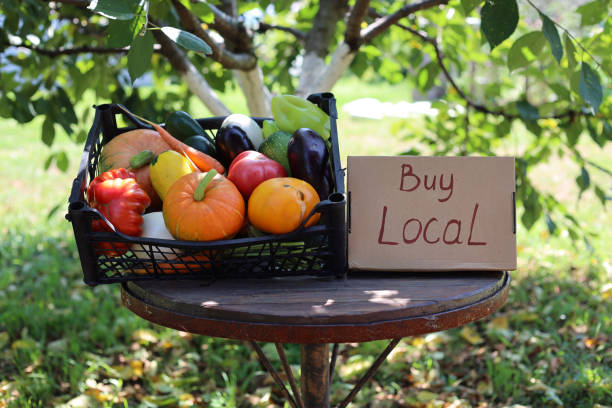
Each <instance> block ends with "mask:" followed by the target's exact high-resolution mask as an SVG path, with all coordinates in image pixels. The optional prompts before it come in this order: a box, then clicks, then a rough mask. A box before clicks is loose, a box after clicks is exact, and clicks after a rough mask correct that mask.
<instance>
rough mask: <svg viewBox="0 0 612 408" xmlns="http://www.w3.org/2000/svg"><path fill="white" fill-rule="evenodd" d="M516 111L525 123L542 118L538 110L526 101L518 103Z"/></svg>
mask: <svg viewBox="0 0 612 408" xmlns="http://www.w3.org/2000/svg"><path fill="white" fill-rule="evenodd" d="M516 109H517V110H518V112H519V115H520V116H521V118H522V119H523V120H525V121H534V120H538V119H539V118H540V113H539V112H538V108H537V107H535V106H533V105H532V104H530V103H529V102H528V101H526V100H522V101H518V102H517V103H516Z"/></svg>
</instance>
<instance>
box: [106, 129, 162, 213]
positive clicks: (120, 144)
mask: <svg viewBox="0 0 612 408" xmlns="http://www.w3.org/2000/svg"><path fill="white" fill-rule="evenodd" d="M166 150H170V146H168V144H167V143H166V142H165V141H164V140H163V139H162V137H161V136H160V135H159V133H157V132H156V131H154V130H149V129H135V130H130V131H128V132H125V133H121V134H120V135H117V136H115V137H114V138H112V139H111V140H110V141H109V142H108V143H107V144H105V145H104V147H103V148H102V152H101V153H100V163H99V168H100V170H101V171H102V172H103V171H106V170H110V169H117V168H122V167H123V168H128V169H129V170H130V171H132V172H133V173H134V174H135V175H136V182H137V183H138V184H139V185H140V186H141V187H142V188H143V190H145V191H146V193H147V194H148V195H149V197H150V198H151V205H150V206H149V211H156V210H159V209H160V208H161V199H160V198H159V196H158V195H157V193H156V192H155V189H154V188H153V185H152V184H151V178H150V177H149V166H148V164H149V163H148V161H147V158H150V159H152V158H153V157H155V156H157V155H158V154H160V153H161V152H164V151H166ZM148 152H150V153H148Z"/></svg>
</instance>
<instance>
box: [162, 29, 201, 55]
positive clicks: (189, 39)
mask: <svg viewBox="0 0 612 408" xmlns="http://www.w3.org/2000/svg"><path fill="white" fill-rule="evenodd" d="M161 30H162V32H163V33H164V34H166V36H167V37H168V38H170V39H171V40H172V41H174V42H175V43H177V44H178V45H180V46H182V47H184V48H187V49H188V50H192V51H196V52H201V53H203V54H205V55H210V54H212V48H210V46H209V45H208V44H206V43H205V42H204V40H202V39H201V38H199V37H196V36H195V35H193V34H191V33H189V32H187V31H183V30H180V29H178V28H174V27H162V29H161Z"/></svg>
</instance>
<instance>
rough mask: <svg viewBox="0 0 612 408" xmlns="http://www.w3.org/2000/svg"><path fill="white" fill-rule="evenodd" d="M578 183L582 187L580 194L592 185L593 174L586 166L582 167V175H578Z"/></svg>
mask: <svg viewBox="0 0 612 408" xmlns="http://www.w3.org/2000/svg"><path fill="white" fill-rule="evenodd" d="M576 184H578V187H579V188H580V194H582V193H583V192H584V190H586V189H587V188H589V186H590V185H591V176H590V175H589V172H588V171H587V169H586V168H584V166H582V167H581V168H580V175H578V177H576Z"/></svg>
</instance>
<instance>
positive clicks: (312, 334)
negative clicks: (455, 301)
mask: <svg viewBox="0 0 612 408" xmlns="http://www.w3.org/2000/svg"><path fill="white" fill-rule="evenodd" d="M509 289H510V274H509V273H508V272H505V273H504V277H503V283H502V285H501V287H500V288H499V289H498V290H497V291H496V292H494V293H492V294H490V295H489V296H487V297H485V298H483V299H481V300H478V301H476V302H474V303H471V304H468V305H464V306H461V307H458V308H456V309H451V310H448V311H442V312H438V313H432V314H427V315H421V316H410V317H406V318H401V319H389V320H384V319H381V320H378V321H375V322H368V323H351V324H339V323H333V324H291V325H288V324H279V323H265V322H249V321H237V320H227V319H223V320H221V319H216V318H208V317H203V316H195V315H190V314H186V313H180V312H177V311H173V310H169V309H167V308H164V307H161V306H158V305H154V304H151V303H147V301H146V300H144V299H142V298H141V297H139V296H137V295H136V294H135V293H134V292H133V291H131V290H130V289H129V288H128V286H127V285H122V286H121V299H122V302H123V304H124V305H125V306H126V307H127V308H128V309H129V310H131V311H132V312H133V313H135V314H136V315H138V316H140V317H142V318H143V319H145V320H148V321H150V322H152V323H155V324H158V325H161V326H164V327H170V328H173V329H176V330H180V331H184V332H189V333H195V334H201V335H207V336H212V337H222V338H228V339H235V340H248V341H264V342H275V343H297V344H317V343H346V342H366V341H374V340H383V339H392V338H400V337H407V336H414V335H422V334H426V333H432V332H436V331H441V330H447V329H451V328H455V327H459V326H462V325H465V324H468V323H471V322H473V321H476V320H479V319H481V318H483V317H486V316H488V315H490V314H491V313H493V312H495V311H496V310H498V309H499V308H500V307H501V306H502V305H503V304H504V303H505V302H506V299H507V297H508V292H509Z"/></svg>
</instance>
